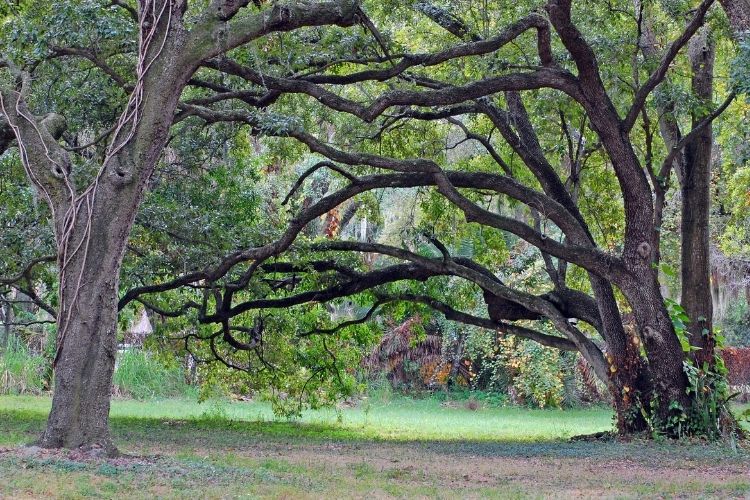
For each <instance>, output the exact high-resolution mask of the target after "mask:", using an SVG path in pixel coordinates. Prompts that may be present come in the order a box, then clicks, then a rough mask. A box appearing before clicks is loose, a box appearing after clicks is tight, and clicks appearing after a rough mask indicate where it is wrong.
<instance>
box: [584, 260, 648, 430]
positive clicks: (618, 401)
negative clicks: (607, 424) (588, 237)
mask: <svg viewBox="0 0 750 500" xmlns="http://www.w3.org/2000/svg"><path fill="white" fill-rule="evenodd" d="M589 279H590V280H591V286H592V288H593V290H594V295H595V297H596V303H597V306H598V308H599V315H600V316H601V318H602V336H603V337H604V340H605V341H606V343H607V352H606V358H607V361H608V362H609V364H610V373H609V380H608V381H607V382H608V383H607V386H608V387H609V392H610V394H611V395H612V401H613V403H614V408H615V412H616V415H617V430H618V432H619V433H620V434H633V433H638V432H642V431H645V430H646V429H647V428H648V423H647V422H646V419H645V418H644V417H643V414H642V412H641V411H640V408H641V407H643V406H646V407H648V405H649V400H650V392H651V390H650V389H651V388H650V386H648V384H647V383H646V382H647V381H648V378H649V377H647V376H644V372H645V371H647V367H646V365H645V364H644V363H643V361H642V359H641V354H640V341H639V339H638V336H637V335H636V334H635V332H632V331H628V330H626V329H625V327H624V325H623V320H622V315H621V314H620V310H619V308H618V307H617V301H616V300H615V295H614V292H613V291H612V285H611V284H610V283H609V282H608V281H607V280H605V279H603V278H601V277H599V276H596V275H594V274H593V273H592V274H590V275H589Z"/></svg>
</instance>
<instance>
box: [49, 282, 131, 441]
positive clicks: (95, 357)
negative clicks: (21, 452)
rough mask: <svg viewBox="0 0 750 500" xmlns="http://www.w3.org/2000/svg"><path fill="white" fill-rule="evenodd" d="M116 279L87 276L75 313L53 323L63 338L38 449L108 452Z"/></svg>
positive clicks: (113, 364)
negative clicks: (89, 448) (50, 399)
mask: <svg viewBox="0 0 750 500" xmlns="http://www.w3.org/2000/svg"><path fill="white" fill-rule="evenodd" d="M117 274H118V273H117V272H115V271H113V270H106V271H105V270H104V269H100V270H96V271H95V272H87V273H86V281H87V283H86V285H85V287H83V288H82V289H81V290H80V292H79V294H78V297H77V299H76V304H77V305H76V310H77V312H76V314H74V315H72V316H71V318H70V320H69V321H66V320H65V319H61V320H60V321H58V325H59V331H60V332H64V339H63V343H62V346H61V347H62V349H61V350H60V354H59V357H58V359H57V362H56V364H55V379H54V384H55V386H54V397H53V399H52V411H51V412H50V415H49V419H48V421H47V429H46V430H45V431H44V434H43V436H42V439H41V445H42V446H44V447H49V448H57V447H65V448H78V447H87V448H88V447H102V448H103V449H104V450H105V451H106V452H107V453H112V452H114V446H113V444H112V442H111V439H110V435H109V400H110V395H111V392H112V375H113V373H114V367H115V354H116V352H117V336H116V325H117ZM66 293H67V294H70V293H73V292H72V290H71V291H68V292H66ZM68 299H69V300H72V297H71V296H70V295H68Z"/></svg>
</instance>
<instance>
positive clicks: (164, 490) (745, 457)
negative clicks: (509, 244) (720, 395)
mask: <svg viewBox="0 0 750 500" xmlns="http://www.w3.org/2000/svg"><path fill="white" fill-rule="evenodd" d="M49 406H50V400H49V399H48V398H42V397H0V447H2V449H3V451H2V452H1V453H0V498H4V497H13V498H15V497H47V496H55V497H64V498H77V497H83V496H93V497H105V498H126V497H134V498H146V497H148V498H151V497H167V498H169V497H191V498H225V497H259V496H260V497H272V498H341V497H375V498H381V497H441V498H455V497H458V496H460V497H470V498H474V497H502V498H507V497H528V496H531V497H549V496H555V497H569V496H576V497H602V496H604V497H625V498H628V497H653V496H662V497H672V496H677V497H694V496H698V497H719V498H726V497H746V496H748V495H750V452H748V451H744V450H743V449H741V448H732V447H730V446H718V445H704V444H674V443H660V444H654V443H619V442H585V441H572V442H571V441H569V440H568V438H569V437H571V436H573V435H577V434H589V433H594V432H597V431H602V430H608V429H610V428H611V422H612V415H611V412H610V411H608V410H606V409H584V410H566V411H559V410H526V409H517V408H484V409H479V410H477V411H471V410H468V409H465V408H463V407H462V406H461V405H450V406H448V407H446V405H441V403H439V402H437V401H433V400H424V401H413V400H403V399H396V400H394V401H393V402H391V403H389V404H367V403H365V404H364V405H360V407H358V408H345V409H341V410H340V411H338V412H337V411H334V410H327V411H318V412H307V413H306V414H305V415H304V416H303V417H302V418H301V419H299V420H297V421H293V422H290V421H286V420H277V419H274V417H273V415H272V413H271V411H270V409H269V407H268V406H266V405H264V404H261V403H255V402H253V403H247V402H241V403H240V402H238V403H217V402H213V403H204V404H200V405H199V404H197V403H195V402H191V401H182V400H166V401H149V402H136V401H124V400H116V401H114V403H113V407H112V419H111V420H112V430H113V435H114V437H115V440H116V442H117V445H118V446H119V447H120V449H121V451H123V452H125V453H128V454H129V455H131V456H126V457H123V458H118V459H113V460H107V461H105V460H93V461H92V460H82V459H80V458H77V457H76V455H75V454H70V453H67V452H65V453H46V452H36V453H29V452H28V451H26V450H24V449H21V448H19V445H21V444H24V443H28V442H29V441H31V440H33V439H34V438H35V437H36V436H37V435H38V434H39V433H40V432H41V429H42V428H43V426H44V420H45V418H46V413H47V411H48V410H49Z"/></svg>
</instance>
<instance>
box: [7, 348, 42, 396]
mask: <svg viewBox="0 0 750 500" xmlns="http://www.w3.org/2000/svg"><path fill="white" fill-rule="evenodd" d="M46 365H47V360H46V359H44V357H43V356H40V355H37V354H34V353H32V352H31V351H30V350H29V349H28V347H26V345H25V344H24V343H23V342H22V341H21V340H19V339H18V338H17V337H16V336H10V337H9V338H8V344H7V346H6V348H5V350H4V351H3V353H2V355H0V394H39V393H40V392H42V390H43V389H44V372H45V369H46Z"/></svg>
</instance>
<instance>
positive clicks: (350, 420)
mask: <svg viewBox="0 0 750 500" xmlns="http://www.w3.org/2000/svg"><path fill="white" fill-rule="evenodd" d="M50 404H51V400H50V399H49V398H43V397H33V396H15V397H10V396H8V397H2V398H0V415H2V414H4V413H6V412H8V411H11V410H12V411H13V412H15V413H20V412H23V413H24V414H25V415H27V417H28V418H29V419H40V418H44V417H45V416H46V414H47V412H49V409H50ZM144 418H146V419H150V420H154V419H164V420H178V421H179V420H189V421H191V422H195V423H200V422H205V421H210V420H220V421H225V420H229V421H234V422H238V423H240V422H244V423H250V424H253V425H251V426H250V427H258V425H259V424H262V425H263V427H264V429H265V430H264V432H271V433H280V434H282V435H283V434H284V433H287V432H288V433H289V434H290V435H319V433H320V432H321V429H326V432H327V435H328V436H329V437H335V438H337V439H370V440H388V441H420V440H421V441H426V440H439V441H495V442H502V441H513V442H524V441H534V442H540V441H550V440H556V439H565V438H569V437H572V436H574V435H579V434H592V433H595V432H599V431H605V430H609V429H611V428H612V412H611V411H610V410H608V409H603V408H593V409H575V410H532V409H524V408H486V409H479V410H477V411H472V410H469V409H465V408H462V407H459V408H444V407H441V406H440V404H439V403H437V402H435V401H433V400H429V399H426V400H412V399H406V398H397V399H395V400H394V401H392V402H389V403H387V404H368V403H365V404H363V405H360V406H359V407H357V408H347V409H343V410H339V411H337V410H335V409H327V410H317V411H306V412H304V413H303V415H302V417H301V418H299V419H294V420H288V419H284V418H277V417H275V416H274V415H273V412H272V411H271V407H270V405H268V404H265V403H259V402H251V403H248V402H229V401H208V402H205V403H201V404H198V403H196V402H195V401H192V400H188V399H165V400H155V401H134V400H124V399H115V400H114V401H113V402H112V411H111V420H112V425H113V427H115V428H117V427H118V426H119V425H121V424H123V425H125V426H126V427H129V426H133V425H135V424H137V423H138V421H142V420H143V419H144ZM0 442H2V441H0Z"/></svg>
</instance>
